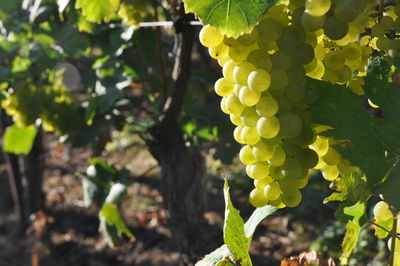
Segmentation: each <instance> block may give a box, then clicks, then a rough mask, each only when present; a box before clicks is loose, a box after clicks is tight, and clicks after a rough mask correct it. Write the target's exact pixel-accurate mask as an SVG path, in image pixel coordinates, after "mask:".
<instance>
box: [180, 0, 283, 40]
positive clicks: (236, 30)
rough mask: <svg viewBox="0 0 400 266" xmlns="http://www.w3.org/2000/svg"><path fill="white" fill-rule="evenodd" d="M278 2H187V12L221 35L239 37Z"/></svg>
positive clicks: (192, 0)
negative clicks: (212, 27)
mask: <svg viewBox="0 0 400 266" xmlns="http://www.w3.org/2000/svg"><path fill="white" fill-rule="evenodd" d="M275 2H277V1H276V0H251V1H242V0H222V1H221V0H207V1H199V0H185V1H184V3H185V10H186V12H191V13H194V14H195V15H196V16H197V17H199V19H200V21H201V22H202V23H203V24H204V25H206V24H210V25H212V26H214V27H216V28H218V29H219V30H220V31H221V33H223V34H226V35H227V36H230V37H238V36H239V35H241V34H242V33H244V32H248V31H250V30H251V29H252V28H253V26H254V25H255V24H256V23H257V21H258V20H259V19H260V18H261V16H262V15H264V13H265V12H266V10H267V8H268V7H269V6H271V5H273V4H274V3H275Z"/></svg>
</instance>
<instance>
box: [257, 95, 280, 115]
mask: <svg viewBox="0 0 400 266" xmlns="http://www.w3.org/2000/svg"><path fill="white" fill-rule="evenodd" d="M278 108H279V105H278V102H277V101H276V100H275V99H274V98H273V97H272V96H264V97H262V98H261V99H260V100H259V101H258V103H257V104H256V112H257V114H258V115H259V116H263V117H272V116H274V115H275V114H276V113H277V112H278Z"/></svg>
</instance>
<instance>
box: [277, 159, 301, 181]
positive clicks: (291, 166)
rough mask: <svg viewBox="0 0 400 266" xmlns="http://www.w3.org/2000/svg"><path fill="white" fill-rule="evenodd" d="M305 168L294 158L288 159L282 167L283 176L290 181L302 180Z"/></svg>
mask: <svg viewBox="0 0 400 266" xmlns="http://www.w3.org/2000/svg"><path fill="white" fill-rule="evenodd" d="M303 172H304V171H303V168H302V166H301V164H300V162H299V161H298V160H296V159H294V158H291V157H287V158H286V160H285V163H284V164H283V165H282V175H283V176H284V177H285V178H288V179H301V178H304V176H303V175H302V173H303Z"/></svg>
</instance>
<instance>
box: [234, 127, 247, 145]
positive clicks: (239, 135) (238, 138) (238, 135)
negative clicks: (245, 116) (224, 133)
mask: <svg viewBox="0 0 400 266" xmlns="http://www.w3.org/2000/svg"><path fill="white" fill-rule="evenodd" d="M243 128H244V126H238V127H236V128H235V130H234V131H233V138H234V139H235V140H236V142H237V143H239V144H246V143H245V142H244V140H243V138H242V130H243Z"/></svg>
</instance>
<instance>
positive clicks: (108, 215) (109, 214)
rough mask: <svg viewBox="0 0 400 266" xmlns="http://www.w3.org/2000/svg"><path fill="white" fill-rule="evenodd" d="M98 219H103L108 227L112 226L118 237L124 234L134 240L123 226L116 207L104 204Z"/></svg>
mask: <svg viewBox="0 0 400 266" xmlns="http://www.w3.org/2000/svg"><path fill="white" fill-rule="evenodd" d="M100 217H101V218H103V219H105V221H106V222H107V225H108V226H113V227H115V228H116V229H117V232H118V235H121V234H125V235H126V236H128V237H130V238H134V236H133V234H132V233H131V232H130V231H129V229H128V227H127V226H126V225H125V223H124V221H123V220H122V217H121V215H120V213H119V211H118V208H117V205H115V204H111V203H104V204H103V207H102V208H101V210H100Z"/></svg>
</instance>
